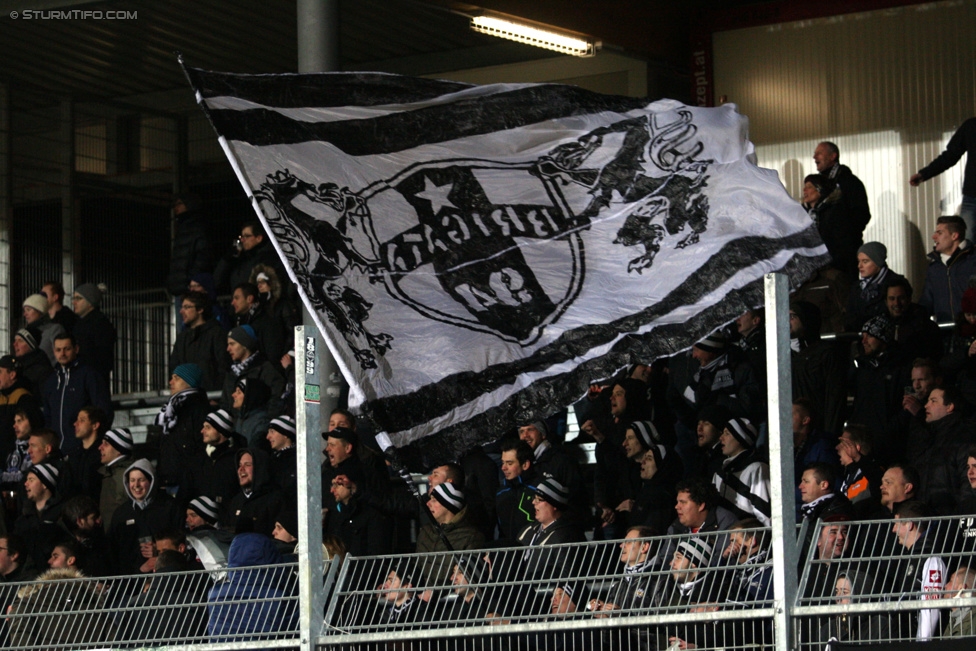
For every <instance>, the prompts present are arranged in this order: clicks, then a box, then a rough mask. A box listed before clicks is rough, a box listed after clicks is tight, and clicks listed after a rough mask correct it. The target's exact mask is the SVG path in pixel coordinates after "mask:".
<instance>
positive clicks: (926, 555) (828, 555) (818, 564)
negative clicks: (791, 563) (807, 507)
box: [793, 516, 976, 649]
mask: <svg viewBox="0 0 976 651" xmlns="http://www.w3.org/2000/svg"><path fill="white" fill-rule="evenodd" d="M810 540H811V545H810V551H809V554H808V560H807V562H806V563H805V564H804V568H803V572H802V574H801V580H800V584H799V589H798V591H797V599H796V605H795V607H794V609H793V615H794V622H795V626H794V635H795V638H796V640H795V642H796V643H797V645H798V646H799V647H800V648H805V649H815V648H816V649H823V648H824V646H825V644H826V643H827V642H828V641H829V640H831V639H835V640H837V641H839V642H842V643H887V642H895V641H902V642H904V641H911V640H917V641H925V640H933V639H937V638H942V637H972V636H973V635H974V634H976V633H974V624H973V615H974V612H976V611H974V608H976V598H973V596H972V595H973V588H974V585H976V572H974V571H973V570H976V559H974V551H976V518H974V517H968V516H964V517H942V518H922V519H917V520H912V519H909V518H904V519H902V518H898V519H894V520H879V521H866V522H850V523H847V522H828V523H821V524H820V525H819V526H817V527H813V528H811V530H810ZM970 566H972V567H973V570H970V569H969V568H970Z"/></svg>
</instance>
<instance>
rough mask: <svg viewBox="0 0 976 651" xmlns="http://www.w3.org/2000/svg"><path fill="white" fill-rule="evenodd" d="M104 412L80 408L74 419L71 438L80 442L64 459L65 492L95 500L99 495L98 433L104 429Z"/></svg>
mask: <svg viewBox="0 0 976 651" xmlns="http://www.w3.org/2000/svg"><path fill="white" fill-rule="evenodd" d="M106 426H107V423H106V422H105V412H103V411H102V410H101V409H99V408H98V407H96V406H94V405H87V406H85V407H82V409H81V411H79V412H78V418H76V419H75V439H77V440H78V442H80V443H81V445H80V447H78V448H76V449H75V450H73V451H72V452H71V453H70V454H68V455H67V456H65V459H64V466H63V468H64V471H63V474H64V480H63V482H62V484H63V486H64V487H65V495H67V496H69V497H72V496H74V495H88V496H89V497H91V498H92V499H93V500H98V499H99V497H100V496H101V494H102V476H101V474H99V468H100V467H101V465H102V454H101V452H100V451H99V447H101V443H102V435H103V433H104V432H105V430H106V429H107V427H106Z"/></svg>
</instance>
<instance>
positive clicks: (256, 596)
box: [207, 533, 298, 643]
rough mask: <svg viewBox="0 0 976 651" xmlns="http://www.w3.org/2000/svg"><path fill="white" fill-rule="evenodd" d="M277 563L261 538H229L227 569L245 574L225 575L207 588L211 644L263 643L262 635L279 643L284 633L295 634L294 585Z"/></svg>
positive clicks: (278, 555)
mask: <svg viewBox="0 0 976 651" xmlns="http://www.w3.org/2000/svg"><path fill="white" fill-rule="evenodd" d="M283 562H284V559H283V558H282V556H281V553H280V552H279V551H278V549H277V547H276V546H275V543H274V541H273V540H272V539H271V538H269V537H267V536H263V535H261V534H257V533H242V534H238V535H237V536H236V537H235V538H234V542H232V543H231V545H230V551H229V552H228V554H227V567H228V568H249V569H244V570H239V571H230V572H228V573H227V579H226V580H225V581H224V582H222V583H220V584H218V585H216V586H214V587H213V588H211V590H210V594H209V595H208V596H207V610H208V611H209V612H210V619H209V621H208V622H207V633H208V634H209V635H210V641H211V642H213V643H222V642H234V641H242V640H254V639H257V640H262V639H268V638H269V637H270V636H269V635H265V634H271V635H274V637H282V638H283V637H287V635H288V633H290V632H294V633H295V634H297V632H298V619H297V617H296V614H297V609H296V606H297V599H296V597H297V595H296V590H295V588H296V587H297V586H296V580H295V579H294V576H293V573H292V572H291V569H290V568H289V567H288V566H286V565H282V563H283ZM262 566H265V567H262ZM266 566H277V567H266ZM290 599H295V600H294V601H292V600H290ZM252 600H253V601H252ZM242 601H248V603H241V602H242ZM239 636H244V637H239Z"/></svg>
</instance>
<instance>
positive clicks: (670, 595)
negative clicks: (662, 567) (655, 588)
mask: <svg viewBox="0 0 976 651" xmlns="http://www.w3.org/2000/svg"><path fill="white" fill-rule="evenodd" d="M714 542H715V539H714V538H703V537H700V536H692V537H690V538H686V539H683V540H681V541H680V542H679V543H678V546H677V548H676V549H675V550H674V554H673V555H672V557H671V561H670V567H671V575H670V579H671V581H670V582H669V584H670V585H669V588H670V589H668V588H665V592H664V594H663V595H661V603H660V606H662V607H664V608H671V609H674V608H678V607H682V606H690V605H693V604H696V603H698V601H699V600H700V599H701V598H702V597H703V596H704V595H703V594H702V584H703V583H704V582H705V577H706V575H705V574H702V573H701V572H700V571H699V570H700V569H701V568H704V567H708V566H709V565H710V564H711V562H712V552H713V549H712V544H713V543H714Z"/></svg>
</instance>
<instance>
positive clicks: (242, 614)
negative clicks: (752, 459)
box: [0, 517, 976, 651]
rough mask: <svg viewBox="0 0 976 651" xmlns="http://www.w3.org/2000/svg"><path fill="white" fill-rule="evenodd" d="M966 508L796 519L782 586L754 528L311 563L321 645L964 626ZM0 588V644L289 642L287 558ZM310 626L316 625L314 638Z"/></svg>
mask: <svg viewBox="0 0 976 651" xmlns="http://www.w3.org/2000/svg"><path fill="white" fill-rule="evenodd" d="M974 527H976V518H968V517H963V518H958V517H956V518H950V517H944V518H919V519H915V520H908V519H907V518H905V519H897V520H877V521H864V522H827V523H820V524H818V525H815V526H808V527H801V528H800V540H801V545H803V543H804V541H809V542H808V544H806V545H804V547H805V548H806V549H807V554H806V560H805V561H804V562H803V563H801V565H802V567H801V571H800V573H799V585H798V590H797V593H796V595H795V598H793V599H791V600H789V601H785V602H784V601H783V600H782V598H780V599H774V595H773V587H772V575H773V569H774V568H773V565H774V562H775V559H773V558H771V557H770V555H769V554H768V553H767V551H766V550H767V549H768V548H769V546H770V542H771V541H770V537H771V535H772V534H771V531H770V530H769V529H744V530H733V531H730V532H709V533H699V534H696V535H684V536H666V537H652V538H636V539H627V540H623V541H607V542H595V543H579V544H564V545H542V546H532V547H514V548H499V549H489V550H472V551H461V552H438V553H430V554H409V555H403V556H376V557H346V558H345V559H344V560H342V561H340V560H338V559H336V560H333V561H331V562H329V563H328V565H327V567H326V568H325V569H324V572H323V575H324V581H323V583H324V587H323V591H324V593H323V594H324V599H323V601H324V604H325V608H324V611H321V612H319V613H307V615H309V616H310V617H311V621H312V631H313V637H312V640H313V641H314V642H315V643H316V644H317V645H318V646H319V647H320V648H323V649H417V650H423V649H431V650H442V649H444V650H455V649H456V650H462V649H464V650H467V649H496V648H497V649H506V650H514V649H580V650H581V651H582V650H584V649H623V650H629V649H634V650H637V649H642V650H644V649H661V650H664V649H670V650H674V651H680V650H683V649H702V650H707V649H715V650H718V649H761V648H773V643H774V642H775V640H774V638H773V626H772V618H773V616H774V613H775V612H776V610H777V609H778V608H780V607H789V609H790V614H791V617H792V623H793V631H792V636H793V639H792V640H791V644H790V648H793V649H801V650H804V651H806V650H810V651H812V650H813V649H824V648H826V647H827V645H828V643H829V642H830V640H832V639H836V640H838V641H840V642H842V643H868V644H871V643H874V644H884V643H891V642H905V641H913V640H921V639H930V640H931V639H936V638H941V637H945V636H949V635H951V636H953V637H963V638H966V637H968V638H976V632H974V622H973V613H974V612H976V597H974V596H972V595H973V586H974V583H976V571H972V570H969V566H970V564H971V563H972V564H973V565H974V566H976V559H974V549H976V536H972V535H970V534H971V533H972V532H973V531H976V528H974ZM208 567H210V568H211V569H209V570H208V571H201V572H189V573H172V574H165V573H157V574H150V575H140V576H127V577H113V578H77V579H63V580H50V579H52V578H56V577H46V579H48V580H36V581H33V582H29V583H22V584H0V597H2V604H3V605H4V607H6V606H7V605H10V609H9V611H8V614H7V616H6V619H5V620H3V623H2V625H0V626H2V627H3V629H5V632H4V636H5V637H4V644H3V647H4V648H8V649H11V650H13V651H26V650H28V649H102V648H106V649H107V648H149V647H159V646H166V647H167V648H187V649H189V648H193V649H214V650H215V651H216V650H217V649H247V648H262V649H263V648H297V647H298V646H299V644H300V638H299V634H300V630H299V619H300V615H301V614H302V608H303V607H305V608H307V607H308V606H307V605H306V604H304V603H299V599H298V597H297V594H298V578H297V577H298V572H299V571H300V568H299V565H298V564H297V563H290V564H283V565H274V566H266V567H259V568H234V569H227V568H222V567H219V566H215V565H208ZM314 632H319V635H318V636H317V637H316V636H315V635H314Z"/></svg>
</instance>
